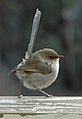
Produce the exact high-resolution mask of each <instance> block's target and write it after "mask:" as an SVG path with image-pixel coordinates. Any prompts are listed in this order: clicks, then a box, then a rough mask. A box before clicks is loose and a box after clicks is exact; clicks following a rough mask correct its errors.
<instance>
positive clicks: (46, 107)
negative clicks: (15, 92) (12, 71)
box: [0, 96, 82, 119]
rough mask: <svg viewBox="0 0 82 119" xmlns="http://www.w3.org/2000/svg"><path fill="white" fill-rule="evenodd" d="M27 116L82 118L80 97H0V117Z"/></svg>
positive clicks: (31, 118) (16, 118) (15, 118)
mask: <svg viewBox="0 0 82 119" xmlns="http://www.w3.org/2000/svg"><path fill="white" fill-rule="evenodd" d="M27 118H28V119H68V118H69V119H82V97H60V96H59V97H51V98H49V97H43V96H24V97H22V98H20V99H19V98H18V97H17V96H1V97H0V119H27Z"/></svg>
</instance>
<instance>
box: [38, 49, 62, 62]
mask: <svg viewBox="0 0 82 119" xmlns="http://www.w3.org/2000/svg"><path fill="white" fill-rule="evenodd" d="M39 53H40V55H41V57H42V58H43V59H44V60H46V61H48V62H53V61H57V60H59V59H60V58H63V57H64V56H63V55H58V54H57V52H55V51H54V50H53V49H49V48H45V49H42V50H39Z"/></svg>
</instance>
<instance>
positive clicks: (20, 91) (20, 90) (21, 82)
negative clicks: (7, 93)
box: [18, 79, 23, 98]
mask: <svg viewBox="0 0 82 119" xmlns="http://www.w3.org/2000/svg"><path fill="white" fill-rule="evenodd" d="M22 87H23V81H22V80H21V79H20V85H19V93H18V98H21V97H22V96H23V95H22Z"/></svg>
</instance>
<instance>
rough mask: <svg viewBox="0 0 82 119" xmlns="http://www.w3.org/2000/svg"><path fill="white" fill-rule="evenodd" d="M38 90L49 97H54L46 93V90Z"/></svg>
mask: <svg viewBox="0 0 82 119" xmlns="http://www.w3.org/2000/svg"><path fill="white" fill-rule="evenodd" d="M38 91H40V92H41V93H43V94H44V95H46V96H47V97H52V95H49V94H48V93H46V92H45V91H43V90H41V89H39V90H38Z"/></svg>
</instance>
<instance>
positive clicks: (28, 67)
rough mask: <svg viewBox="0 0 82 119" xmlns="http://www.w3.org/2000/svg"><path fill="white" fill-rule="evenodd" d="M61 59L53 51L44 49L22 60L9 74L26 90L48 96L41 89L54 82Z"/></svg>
mask: <svg viewBox="0 0 82 119" xmlns="http://www.w3.org/2000/svg"><path fill="white" fill-rule="evenodd" d="M62 57H63V56H62V55H58V54H57V53H56V52H55V51H54V50H52V49H49V48H45V49H43V50H39V51H36V52H35V53H33V54H32V55H31V57H30V59H23V61H22V62H21V63H20V64H19V65H17V66H16V67H15V68H14V69H12V70H11V72H14V73H15V74H16V76H17V77H18V78H19V79H20V80H22V82H23V85H24V86H25V87H26V88H29V89H33V90H38V91H40V92H42V93H44V94H45V95H46V96H50V95H49V94H47V93H46V92H44V91H43V90H42V89H44V88H47V87H48V86H50V85H51V84H52V83H53V82H54V81H55V80H56V78H57V76H58V72H59V59H60V58H62Z"/></svg>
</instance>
